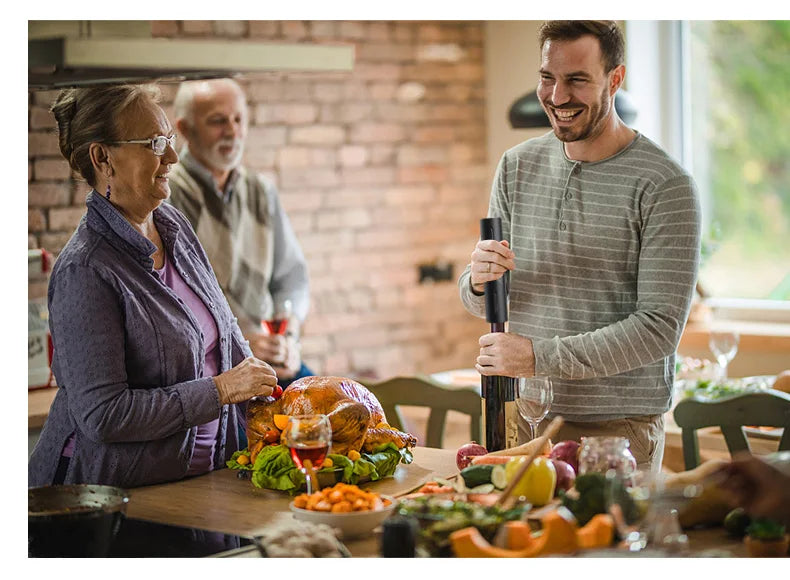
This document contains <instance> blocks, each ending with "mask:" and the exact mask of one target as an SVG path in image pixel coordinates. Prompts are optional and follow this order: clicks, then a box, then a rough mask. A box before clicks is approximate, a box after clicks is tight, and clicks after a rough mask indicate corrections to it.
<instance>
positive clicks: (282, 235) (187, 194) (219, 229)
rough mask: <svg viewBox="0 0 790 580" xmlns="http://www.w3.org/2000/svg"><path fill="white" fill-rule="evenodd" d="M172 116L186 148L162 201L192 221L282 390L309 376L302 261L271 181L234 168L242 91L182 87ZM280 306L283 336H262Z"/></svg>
mask: <svg viewBox="0 0 790 580" xmlns="http://www.w3.org/2000/svg"><path fill="white" fill-rule="evenodd" d="M174 112H175V117H176V128H177V129H178V132H179V133H181V135H183V137H184V138H185V139H186V142H187V144H186V147H184V149H183V150H182V152H181V154H180V163H179V164H178V165H176V166H174V168H173V170H172V171H171V174H170V189H171V195H170V200H169V201H170V203H172V204H173V205H174V206H175V207H177V208H178V209H180V210H181V211H182V212H183V213H184V214H185V215H186V217H187V219H189V221H190V222H191V223H192V226H193V227H194V229H195V232H196V233H197V236H198V238H199V239H200V241H201V243H202V244H203V247H204V248H205V250H206V253H207V254H208V258H209V261H210V262H211V265H212V266H213V268H214V271H215V272H216V275H217V279H218V280H219V284H220V286H221V287H222V290H223V292H224V293H225V295H226V296H227V299H228V303H229V304H230V306H231V309H232V310H233V313H234V315H235V316H236V317H237V318H238V321H239V327H240V328H241V330H242V332H243V333H244V336H245V338H246V339H247V340H248V341H249V343H250V348H251V349H252V352H253V353H254V354H255V356H257V357H258V358H260V359H262V360H265V361H266V362H268V363H269V364H271V365H272V367H273V368H274V369H275V371H276V372H277V377H278V380H279V384H280V385H282V386H283V387H286V386H287V385H289V384H290V383H291V382H292V381H293V380H295V379H297V378H300V377H302V376H308V375H311V374H312V372H311V371H310V370H309V369H308V368H307V367H306V366H305V365H304V364H303V363H302V361H301V354H300V349H299V330H300V326H301V323H302V322H303V321H304V319H305V316H306V315H307V311H308V309H309V306H310V292H309V285H308V276H307V263H306V261H305V258H304V255H303V253H302V250H301V248H300V246H299V243H298V241H297V239H296V236H295V234H294V232H293V229H292V228H291V224H290V222H289V221H288V217H287V216H286V214H285V212H284V211H283V208H282V207H281V205H280V201H279V198H278V196H277V190H276V189H275V187H274V186H273V184H272V183H271V182H269V181H268V180H267V179H265V178H264V177H263V176H261V175H259V174H257V173H255V172H253V171H249V170H247V169H246V168H244V167H243V166H242V165H241V158H242V154H243V152H244V143H245V139H246V137H247V123H248V111H247V102H246V98H245V95H244V92H243V91H242V89H241V87H240V86H239V85H238V84H237V83H236V82H235V81H233V80H230V79H218V80H210V81H194V82H185V83H182V84H181V86H180V87H179V90H178V92H177V94H176V97H175V101H174ZM286 302H288V303H289V304H290V307H291V316H290V319H289V321H288V324H287V327H286V334H284V335H277V334H271V333H269V332H264V331H263V329H262V327H261V321H262V320H263V319H271V318H273V317H274V316H276V315H278V314H281V313H282V312H283V311H284V310H285V307H286Z"/></svg>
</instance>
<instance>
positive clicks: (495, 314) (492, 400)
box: [480, 217, 518, 451]
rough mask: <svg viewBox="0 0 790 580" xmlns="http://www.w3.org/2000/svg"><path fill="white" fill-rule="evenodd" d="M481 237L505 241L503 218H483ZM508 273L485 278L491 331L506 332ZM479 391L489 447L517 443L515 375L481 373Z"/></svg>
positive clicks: (505, 446)
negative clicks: (491, 279)
mask: <svg viewBox="0 0 790 580" xmlns="http://www.w3.org/2000/svg"><path fill="white" fill-rule="evenodd" d="M480 239H481V240H497V241H502V219H501V218H498V217H494V218H483V219H481V220H480ZM507 276H508V274H507V273H505V275H504V276H502V277H501V278H499V279H498V280H494V281H492V282H486V285H485V301H486V321H488V322H489V323H491V332H505V323H506V322H507V291H508V290H507ZM480 394H481V396H482V398H483V399H482V404H483V408H482V411H483V440H484V443H485V448H486V449H487V450H488V451H499V450H501V449H507V448H510V447H515V446H516V445H518V423H517V410H516V396H515V395H516V389H515V379H513V378H511V377H501V376H483V377H481V384H480Z"/></svg>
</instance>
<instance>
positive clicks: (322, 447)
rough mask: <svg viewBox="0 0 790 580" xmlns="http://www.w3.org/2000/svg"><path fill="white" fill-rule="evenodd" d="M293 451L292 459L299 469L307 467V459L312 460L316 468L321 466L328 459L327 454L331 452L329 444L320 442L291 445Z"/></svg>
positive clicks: (311, 463) (311, 462)
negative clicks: (312, 444)
mask: <svg viewBox="0 0 790 580" xmlns="http://www.w3.org/2000/svg"><path fill="white" fill-rule="evenodd" d="M289 449H290V451H291V459H293V460H294V463H296V466H297V467H298V468H299V469H303V468H304V467H305V463H306V462H307V461H309V462H310V465H312V466H313V467H314V468H319V467H321V465H323V463H324V459H326V454H327V453H329V445H326V444H323V443H318V444H316V445H315V446H310V445H309V444H304V445H302V444H297V445H296V446H294V447H289Z"/></svg>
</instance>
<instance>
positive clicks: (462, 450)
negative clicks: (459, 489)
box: [455, 441, 488, 470]
mask: <svg viewBox="0 0 790 580" xmlns="http://www.w3.org/2000/svg"><path fill="white" fill-rule="evenodd" d="M486 453H488V450H487V449H486V448H485V447H483V446H482V445H480V444H479V443H475V442H474V441H472V442H471V443H465V444H464V445H461V447H459V448H458V452H457V453H456V454H455V464H456V465H457V466H458V469H459V470H461V469H464V468H465V467H469V465H471V463H472V457H475V456H477V455H485V454H486Z"/></svg>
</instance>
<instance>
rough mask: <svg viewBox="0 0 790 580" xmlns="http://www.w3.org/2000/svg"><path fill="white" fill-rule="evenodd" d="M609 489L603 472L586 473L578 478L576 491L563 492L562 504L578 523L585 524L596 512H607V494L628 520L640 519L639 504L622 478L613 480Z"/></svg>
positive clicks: (630, 521)
mask: <svg viewBox="0 0 790 580" xmlns="http://www.w3.org/2000/svg"><path fill="white" fill-rule="evenodd" d="M611 481H612V483H611V485H612V486H614V487H612V488H611V489H609V485H610V484H609V483H607V480H606V476H605V475H604V474H602V473H585V474H584V475H580V476H578V477H577V478H576V481H575V482H574V489H575V490H576V493H563V494H562V505H564V506H565V507H566V508H568V509H569V510H570V511H571V512H572V513H573V515H574V517H575V518H576V521H577V522H578V525H579V526H580V527H581V526H584V525H585V524H587V522H589V521H590V520H591V519H592V518H593V516H595V515H596V514H605V513H607V509H606V508H607V495H609V497H612V498H614V501H616V502H617V503H618V504H619V505H620V506H621V508H622V510H623V515H624V517H625V520H626V522H628V523H629V524H630V523H633V522H635V521H637V520H638V519H639V515H640V514H639V506H637V505H636V502H634V500H633V499H632V498H631V495H630V494H629V493H628V490H626V489H625V487H624V486H623V484H622V482H621V481H620V480H617V479H615V480H611Z"/></svg>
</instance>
